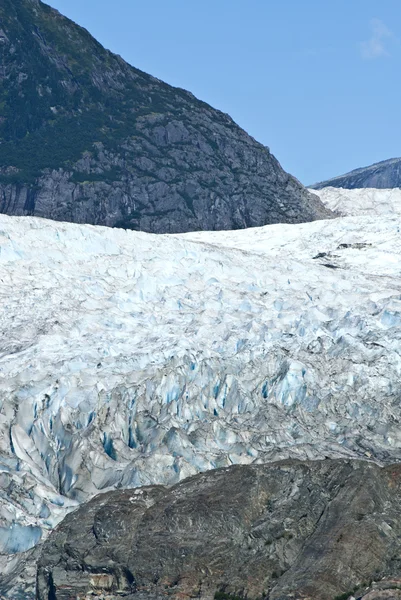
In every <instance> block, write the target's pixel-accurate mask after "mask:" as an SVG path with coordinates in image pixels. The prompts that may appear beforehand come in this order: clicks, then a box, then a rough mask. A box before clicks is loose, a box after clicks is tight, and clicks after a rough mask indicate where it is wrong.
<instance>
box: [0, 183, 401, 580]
mask: <svg viewBox="0 0 401 600" xmlns="http://www.w3.org/2000/svg"><path fill="white" fill-rule="evenodd" d="M350 192H355V190H351V191H350V190H345V191H344V194H343V191H342V190H338V189H335V190H334V191H332V192H325V190H321V191H319V194H323V197H324V200H325V202H326V203H327V204H328V205H329V206H330V208H336V210H338V211H339V212H340V213H342V214H346V213H347V212H352V211H351V210H350V207H351V208H353V209H355V211H356V208H355V207H356V205H358V208H357V214H356V215H355V216H344V217H341V218H338V219H334V220H330V221H316V222H313V223H307V224H301V225H271V226H267V227H262V228H255V229H248V230H241V231H231V232H228V231H221V232H211V233H209V232H198V233H197V232H195V233H190V234H184V235H159V236H156V235H150V234H144V233H140V232H131V231H124V230H118V229H114V230H113V229H107V228H102V227H93V226H88V225H74V224H64V223H55V222H51V221H46V220H41V219H36V218H35V219H34V218H28V217H25V218H16V217H6V216H2V215H1V216H0V305H1V309H0V532H3V534H1V533H0V537H1V539H2V542H1V544H2V545H0V572H1V573H3V574H5V575H6V576H8V574H9V573H11V572H12V571H13V569H14V570H15V569H16V558H15V556H16V555H15V554H13V553H15V552H20V553H21V556H22V555H24V556H25V554H24V553H26V552H29V549H30V548H32V546H34V545H35V544H36V543H37V542H38V541H39V540H40V539H44V538H45V537H46V535H47V533H48V532H49V531H50V530H51V529H52V528H53V527H54V526H55V525H56V524H57V523H58V522H59V521H60V520H61V519H62V518H63V516H64V515H65V514H66V512H68V511H70V510H72V509H74V507H76V506H77V505H78V504H79V503H81V502H83V501H85V500H87V499H88V498H89V497H91V496H92V495H94V494H96V493H98V492H99V491H100V490H107V489H110V488H114V487H117V486H122V487H127V486H138V485H146V484H149V483H165V484H171V483H174V482H176V481H178V480H180V479H182V478H184V477H187V476H189V475H192V474H194V473H196V472H199V471H202V470H206V469H211V468H215V467H221V466H228V465H230V464H233V463H250V462H254V461H256V462H265V461H268V460H278V459H281V458H286V457H288V456H291V457H295V458H302V459H322V458H324V457H328V456H329V457H344V456H348V457H355V458H357V457H358V458H360V457H364V458H366V459H372V460H377V461H379V462H388V461H392V460H397V459H400V457H401V429H400V419H401V410H400V401H401V394H400V387H399V381H400V375H401V355H400V352H401V351H400V348H401V343H400V342H401V292H400V285H399V283H400V276H401V238H400V226H401V193H400V191H398V192H399V193H398V196H397V194H395V193H394V194H392V204H391V207H392V208H391V210H390V208H389V207H390V204H388V203H387V204H386V203H385V202H384V200H383V202H382V204H383V205H384V204H385V205H386V206H387V209H384V208H383V207H382V209H380V211H376V212H375V211H374V210H373V209H372V203H373V204H374V203H375V202H376V204H378V203H380V202H381V201H380V193H382V197H383V198H384V194H385V193H386V192H387V191H386V190H384V191H383V190H375V192H377V194H376V195H373V194H370V192H369V191H368V195H367V196H366V203H367V207H366V211H365V212H366V213H367V214H363V193H364V192H365V191H363V192H361V194H359V195H358V194H350ZM330 193H331V194H332V195H331V196H330ZM333 194H334V195H335V198H334V197H333ZM369 194H370V195H369ZM357 196H358V203H355V202H354V200H353V198H354V197H357ZM350 198H351V200H350ZM386 198H387V196H386ZM386 202H387V200H386ZM397 203H398V204H397ZM394 206H398V208H399V210H398V209H397V210H396V209H394ZM17 556H18V555H17ZM0 589H1V577H0Z"/></svg>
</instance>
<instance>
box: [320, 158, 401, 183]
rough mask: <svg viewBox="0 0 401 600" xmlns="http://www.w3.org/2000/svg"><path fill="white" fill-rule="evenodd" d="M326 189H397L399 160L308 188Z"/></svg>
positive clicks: (399, 171) (383, 162)
mask: <svg viewBox="0 0 401 600" xmlns="http://www.w3.org/2000/svg"><path fill="white" fill-rule="evenodd" d="M326 187H337V188H346V189H358V188H378V189H389V188H399V187H401V158H390V159H389V160H383V161H381V162H379V163H375V164H374V165H370V166H369V167H363V168H361V169H355V170H354V171H351V172H350V173H346V174H345V175H339V176H338V177H333V179H328V180H327V181H322V182H321V183H315V185H311V186H310V189H312V190H319V189H322V188H326Z"/></svg>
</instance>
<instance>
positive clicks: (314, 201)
mask: <svg viewBox="0 0 401 600" xmlns="http://www.w3.org/2000/svg"><path fill="white" fill-rule="evenodd" d="M0 19H1V27H2V29H1V35H0V52H1V54H2V70H1V72H0V80H1V84H2V86H1V88H0V141H1V143H0V167H1V168H0V212H2V213H6V214H8V215H35V216H39V217H47V218H51V219H56V220H59V221H73V222H78V223H91V224H101V225H110V226H120V227H125V228H130V229H138V230H143V231H148V232H153V233H166V232H183V231H193V230H218V229H238V228H246V227H254V226H259V225H265V224H268V223H280V222H284V223H300V222H305V221H311V220H315V219H322V218H328V217H330V216H331V213H330V211H329V210H328V209H326V208H325V207H324V206H323V205H322V203H321V202H320V200H319V198H318V197H316V196H314V195H313V194H311V193H310V192H308V191H307V190H306V189H305V188H304V187H303V186H302V185H301V184H300V183H299V181H297V180H296V179H295V178H294V177H291V176H290V175H288V174H287V173H285V172H284V171H283V169H282V168H281V166H280V165H279V163H278V162H277V160H276V159H275V158H274V156H272V155H271V154H270V151H269V150H268V148H266V147H264V146H262V145H261V144H259V143H258V142H256V141H255V140H254V139H253V138H251V137H250V136H249V135H247V134H246V133H245V132H244V131H243V130H242V129H241V128H240V127H238V126H237V125H236V124H235V123H234V122H233V120H232V119H231V118H230V117H229V116H228V115H226V114H223V113H221V112H219V111H217V110H214V109H213V108H212V107H210V106H209V105H207V104H205V103H204V102H201V101H199V100H197V99H196V98H195V97H194V96H193V95H192V94H190V93H189V92H186V91H184V90H181V89H178V88H173V87H171V86H169V85H167V84H165V83H163V82H161V81H159V80H158V79H155V78H154V77H151V76H150V75H147V74H146V73H143V72H142V71H139V70H138V69H135V68H133V67H131V66H129V65H128V64H127V63H125V62H124V61H123V60H122V59H121V58H120V57H118V56H115V55H113V54H112V53H110V52H108V51H106V50H105V49H104V48H102V46H101V45H100V44H98V43H97V42H96V41H95V40H94V39H93V38H92V37H91V36H90V35H89V34H88V32H87V31H85V30H84V29H82V28H80V27H78V26H77V25H75V24H74V23H72V22H71V21H69V20H68V19H66V18H64V17H62V16H61V15H60V14H59V13H58V12H57V11H55V10H53V9H52V8H50V7H49V6H47V5H46V4H43V3H42V2H39V0H38V1H37V2H31V1H29V0H4V1H3V2H2V4H1V6H0Z"/></svg>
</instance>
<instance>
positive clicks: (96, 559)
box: [37, 460, 401, 600]
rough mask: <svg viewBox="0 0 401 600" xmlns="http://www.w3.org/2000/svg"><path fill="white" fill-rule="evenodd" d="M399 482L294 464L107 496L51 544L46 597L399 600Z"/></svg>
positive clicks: (371, 473) (388, 473) (393, 470)
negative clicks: (397, 588) (166, 487)
mask: <svg viewBox="0 0 401 600" xmlns="http://www.w3.org/2000/svg"><path fill="white" fill-rule="evenodd" d="M400 485H401V467H400V466H390V467H388V468H385V469H381V468H379V467H377V466H375V465H373V464H368V463H363V462H357V461H330V460H326V461H318V462H307V463H300V462H293V461H289V462H281V463H276V464H273V465H260V466H235V467H231V468H229V469H220V470H216V471H212V472H209V473H207V474H203V475H197V476H195V477H192V478H190V479H187V480H185V481H183V482H181V483H180V484H178V485H176V486H174V487H173V488H171V489H163V488H160V487H155V488H142V489H137V490H131V491H116V492H112V493H109V494H105V495H100V496H98V497H96V498H95V499H94V500H92V501H91V502H89V503H88V504H87V505H84V506H83V507H81V508H80V509H79V510H78V511H76V512H74V513H72V514H70V515H69V516H68V517H67V518H66V519H65V520H64V522H63V523H62V524H61V525H60V526H59V527H58V528H57V530H56V531H55V532H54V533H53V534H52V535H51V536H50V538H49V539H48V541H47V542H46V543H45V545H44V547H43V551H42V555H41V558H40V561H39V565H38V579H37V584H38V587H37V598H38V600H48V599H49V598H51V599H52V600H69V599H70V598H81V599H85V598H87V599H88V600H89V599H92V598H93V599H95V598H109V599H114V598H115V599H117V598H127V599H128V598H130V599H132V600H162V599H163V600H167V599H170V600H178V599H179V600H185V599H186V598H188V599H189V598H199V600H213V599H214V598H222V599H227V600H229V599H232V598H247V600H251V599H252V600H254V599H266V600H267V599H269V600H285V599H289V598H293V599H303V598H316V599H319V600H333V599H334V598H340V596H341V598H344V599H345V598H348V597H349V596H352V594H353V592H354V593H355V597H358V598H361V597H365V598H367V599H368V598H369V599H372V598H377V599H378V598H386V597H387V598H397V597H398V596H397V594H398V592H397V590H394V592H391V588H396V587H397V585H396V584H397V582H398V584H400V583H401V579H400V575H401V570H400V569H401V505H400V491H401V489H400ZM375 581H379V582H380V584H381V585H379V586H378V585H376V584H374V583H373V582H375ZM380 588H381V589H380ZM386 589H387V592H389V593H390V595H384V590H386ZM391 593H394V595H391Z"/></svg>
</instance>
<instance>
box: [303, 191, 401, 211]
mask: <svg viewBox="0 0 401 600" xmlns="http://www.w3.org/2000/svg"><path fill="white" fill-rule="evenodd" d="M310 191H311V192H312V193H313V194H317V195H318V196H319V197H320V199H321V201H322V202H323V204H325V205H326V206H327V207H328V208H330V210H333V211H336V212H338V213H339V214H341V215H348V216H351V215H354V216H358V215H372V216H373V215H377V216H379V215H386V214H393V215H401V189H400V188H393V189H388V190H380V189H374V188H364V189H355V190H347V189H344V188H335V187H326V188H323V189H321V190H310Z"/></svg>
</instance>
